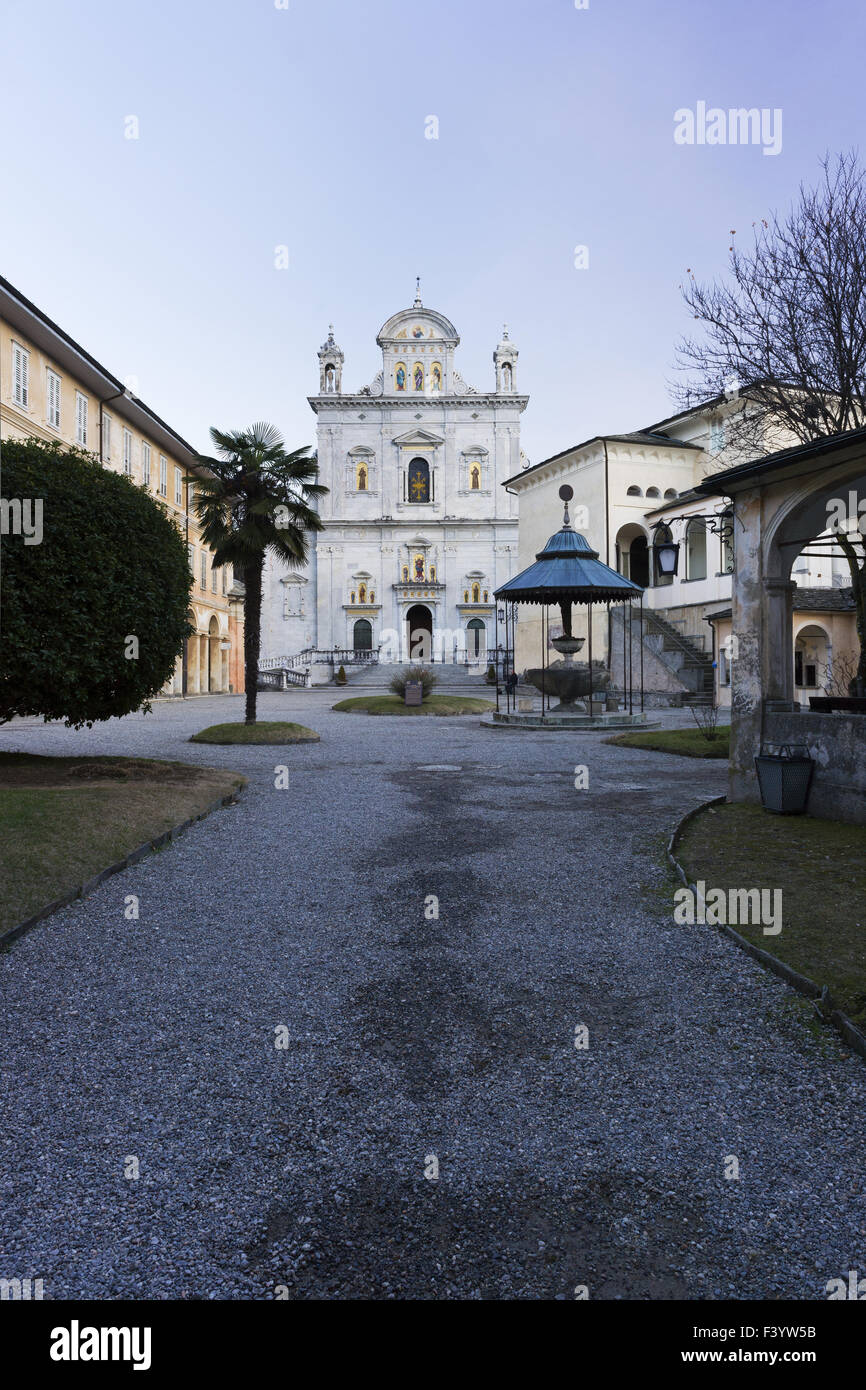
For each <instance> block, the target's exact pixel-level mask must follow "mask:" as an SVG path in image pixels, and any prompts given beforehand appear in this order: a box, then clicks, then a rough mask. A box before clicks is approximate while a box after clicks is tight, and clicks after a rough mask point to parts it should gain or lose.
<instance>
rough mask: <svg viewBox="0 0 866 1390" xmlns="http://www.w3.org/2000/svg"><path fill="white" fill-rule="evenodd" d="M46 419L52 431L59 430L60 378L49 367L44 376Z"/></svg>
mask: <svg viewBox="0 0 866 1390" xmlns="http://www.w3.org/2000/svg"><path fill="white" fill-rule="evenodd" d="M45 395H46V402H47V405H46V411H45V415H46V419H47V420H48V423H49V425H50V426H51V428H52V429H55V430H59V429H60V377H59V376H58V375H57V373H56V372H52V370H51V368H50V367H49V368H48V370H47V375H46V392H45Z"/></svg>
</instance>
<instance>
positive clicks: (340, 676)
mask: <svg viewBox="0 0 866 1390" xmlns="http://www.w3.org/2000/svg"><path fill="white" fill-rule="evenodd" d="M347 680H348V677H347V675H346V668H345V666H341V667H340V669H339V671H338V672H337V674H336V675H335V677H334V684H335V685H345V684H346V681H347Z"/></svg>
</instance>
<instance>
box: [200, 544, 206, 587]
mask: <svg viewBox="0 0 866 1390" xmlns="http://www.w3.org/2000/svg"><path fill="white" fill-rule="evenodd" d="M201 587H202V588H203V589H206V588H207V551H206V550H203V551H202V553H201Z"/></svg>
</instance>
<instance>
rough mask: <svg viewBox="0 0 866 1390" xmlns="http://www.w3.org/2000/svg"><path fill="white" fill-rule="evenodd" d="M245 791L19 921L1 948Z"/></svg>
mask: <svg viewBox="0 0 866 1390" xmlns="http://www.w3.org/2000/svg"><path fill="white" fill-rule="evenodd" d="M245 790H246V784H245V785H244V786H242V787H237V788H236V789H235V791H233V792H229V793H228V795H227V796H221V797H220V798H219V800H217V801H212V802H211V804H210V805H209V806H206V807H205V808H204V810H203V811H200V812H199V813H198V815H197V816H190V817H189V818H188V819H187V820H185V821H181V823H180V824H179V825H173V826H171V827H170V829H168V830H164V831H163V833H162V834H161V835H157V837H156V839H154V840H146V841H145V843H144V844H143V845H139V846H138V847H137V849H133V850H130V852H129V854H127V855H126V856H125V858H123V859H118V860H116V861H115V863H114V864H109V866H108V868H107V869H101V870H100V872H99V873H98V874H94V876H93V878H89V879H88V880H87V882H86V883H82V884H81V885H80V887H78V888H73V889H71V891H70V892H68V893H64V895H63V897H62V898H54V899H53V901H52V902H50V903H48V905H47V906H46V907H42V908H40V909H39V911H38V912H35V913H34V914H33V916H32V917H26V918H25V919H24V921H23V922H19V923H18V925H17V926H14V927H10V928H9V929H8V931H5V932H3V934H2V935H0V947H3V946H6V945H8V944H10V943H11V942H12V941H15V940H17V938H18V937H19V936H24V934H25V932H29V931H30V929H31V927H35V926H38V924H39V923H40V922H44V921H45V919H46V918H47V917H53V916H54V913H55V912H59V911H60V909H61V908H63V907H69V905H70V903H74V902H77V901H78V899H79V898H86V897H89V895H90V894H91V893H92V892H93V891H94V889H96V888H98V887H99V885H100V884H101V883H104V882H105V880H106V879H107V878H112V877H113V876H114V874H119V873H121V872H122V871H123V870H124V869H129V868H131V867H132V865H133V864H138V863H140V861H141V860H142V859H146V858H147V856H148V855H149V854H153V853H155V851H156V850H158V849H162V847H163V845H167V844H169V842H170V841H172V840H177V839H179V838H180V836H181V835H183V834H184V833H185V832H186V831H187V830H189V829H191V827H192V826H194V825H196V824H197V823H198V821H200V820H205V818H206V817H207V816H212V815H213V813H214V811H221V810H222V809H223V807H225V806H234V805H236V804H237V802H238V801H240V799H241V796H242V795H243V793H244V792H245Z"/></svg>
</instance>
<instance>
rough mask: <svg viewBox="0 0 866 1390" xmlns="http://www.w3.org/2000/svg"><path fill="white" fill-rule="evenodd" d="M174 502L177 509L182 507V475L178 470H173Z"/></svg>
mask: <svg viewBox="0 0 866 1390" xmlns="http://www.w3.org/2000/svg"><path fill="white" fill-rule="evenodd" d="M174 500H175V502H176V503H177V505H178V506H179V507H181V506H183V473H182V472H181V470H180V469H179V468H176V469H175V470H174Z"/></svg>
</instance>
